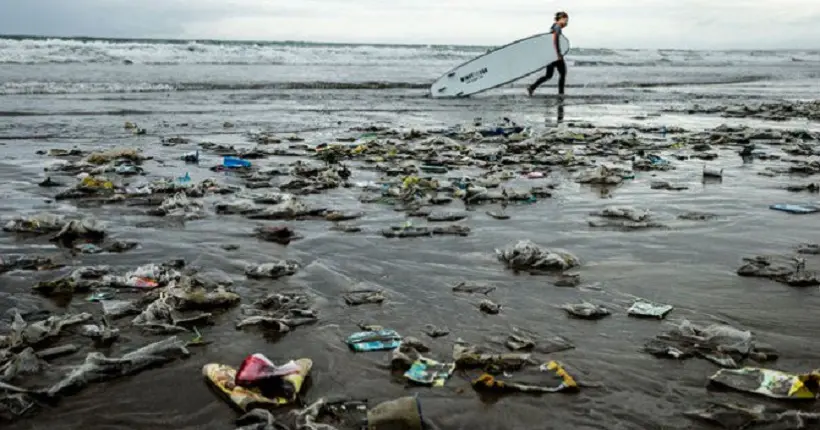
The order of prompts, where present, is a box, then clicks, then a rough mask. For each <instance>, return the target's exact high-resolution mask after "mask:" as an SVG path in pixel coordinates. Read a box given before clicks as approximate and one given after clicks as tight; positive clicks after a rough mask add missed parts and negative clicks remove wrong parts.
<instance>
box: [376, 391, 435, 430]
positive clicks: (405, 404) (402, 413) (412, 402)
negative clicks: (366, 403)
mask: <svg viewBox="0 0 820 430" xmlns="http://www.w3.org/2000/svg"><path fill="white" fill-rule="evenodd" d="M425 428H427V426H425V425H424V418H423V415H422V412H421V404H420V403H419V400H418V398H417V397H409V396H408V397H401V398H398V399H395V400H390V401H387V402H382V403H379V404H378V405H376V406H375V407H373V408H372V409H370V410H369V411H367V427H366V429H367V430H380V429H395V430H423V429H425Z"/></svg>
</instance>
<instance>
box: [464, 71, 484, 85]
mask: <svg viewBox="0 0 820 430" xmlns="http://www.w3.org/2000/svg"><path fill="white" fill-rule="evenodd" d="M486 74H487V68H486V67H484V68H481V69H479V70H476V71H474V72H470V73H467V74H466V75H464V76H462V77H460V78H459V80H460V81H461V82H462V83H465V84H469V83H471V82H475V81H477V80H479V79H481V78H483V77H484V75H486Z"/></svg>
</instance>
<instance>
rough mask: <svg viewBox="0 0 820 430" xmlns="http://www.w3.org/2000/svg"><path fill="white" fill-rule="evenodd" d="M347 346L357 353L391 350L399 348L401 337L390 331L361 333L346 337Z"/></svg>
mask: <svg viewBox="0 0 820 430" xmlns="http://www.w3.org/2000/svg"><path fill="white" fill-rule="evenodd" d="M347 345H348V346H350V348H351V349H352V350H354V351H357V352H366V351H385V350H392V349H396V348H398V347H399V346H401V336H399V334H398V333H396V331H395V330H390V329H386V330H379V331H361V332H358V333H353V334H351V335H350V336H348V338H347Z"/></svg>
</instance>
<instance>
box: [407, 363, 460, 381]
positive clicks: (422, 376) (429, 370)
mask: <svg viewBox="0 0 820 430" xmlns="http://www.w3.org/2000/svg"><path fill="white" fill-rule="evenodd" d="M455 368H456V365H455V363H439V362H437V361H434V360H431V359H429V358H423V357H422V358H419V359H418V360H416V361H415V362H414V363H413V365H412V366H410V370H408V371H407V372H405V373H404V377H405V378H407V379H408V380H410V381H413V382H416V383H418V384H424V385H432V386H434V387H443V386H444V383H445V382H447V379H448V378H450V375H451V374H452V373H453V371H454V370H455Z"/></svg>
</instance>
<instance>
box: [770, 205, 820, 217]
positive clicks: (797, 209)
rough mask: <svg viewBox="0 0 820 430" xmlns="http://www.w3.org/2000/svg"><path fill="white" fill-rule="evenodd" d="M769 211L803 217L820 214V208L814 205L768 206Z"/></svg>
mask: <svg viewBox="0 0 820 430" xmlns="http://www.w3.org/2000/svg"><path fill="white" fill-rule="evenodd" d="M769 209H772V210H776V211H780V212H787V213H790V214H797V215H805V214H813V213H816V212H820V207H818V206H814V205H799V204H789V203H778V204H774V205H771V206H769Z"/></svg>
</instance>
